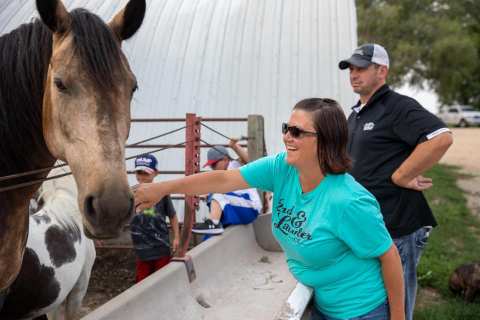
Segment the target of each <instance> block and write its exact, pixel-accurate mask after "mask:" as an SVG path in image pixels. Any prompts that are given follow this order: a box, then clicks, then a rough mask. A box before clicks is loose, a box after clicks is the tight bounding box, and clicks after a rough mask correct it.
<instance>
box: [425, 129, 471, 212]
mask: <svg viewBox="0 0 480 320" xmlns="http://www.w3.org/2000/svg"><path fill="white" fill-rule="evenodd" d="M452 132H453V139H454V142H453V145H452V146H451V147H450V149H449V150H448V151H447V153H446V154H445V156H444V157H443V159H442V160H441V161H440V163H445V164H452V165H456V166H459V167H461V168H462V172H463V173H465V174H467V175H469V176H472V177H465V178H462V179H459V180H458V181H457V184H458V186H459V187H460V188H461V189H462V190H463V191H464V192H465V195H466V197H467V205H468V207H469V208H470V210H471V211H472V213H473V214H474V215H476V216H478V217H480V128H454V129H452ZM434 183H435V181H434Z"/></svg>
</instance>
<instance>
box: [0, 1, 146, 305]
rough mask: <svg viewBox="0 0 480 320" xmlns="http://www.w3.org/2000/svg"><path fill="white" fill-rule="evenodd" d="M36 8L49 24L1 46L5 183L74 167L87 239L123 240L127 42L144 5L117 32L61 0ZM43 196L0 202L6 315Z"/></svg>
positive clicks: (128, 13) (0, 41)
mask: <svg viewBox="0 0 480 320" xmlns="http://www.w3.org/2000/svg"><path fill="white" fill-rule="evenodd" d="M36 4H37V9H38V11H39V13H40V17H41V21H40V20H36V21H34V22H32V23H29V24H24V25H22V26H20V27H18V28H17V29H16V30H14V31H12V32H11V33H9V34H6V35H4V36H2V37H0V177H2V176H7V175H13V174H16V173H21V172H26V171H30V170H35V169H39V168H45V167H50V166H52V165H53V163H54V162H55V159H61V160H64V161H67V162H68V164H69V166H70V168H71V169H72V172H73V175H74V177H75V180H76V183H77V185H78V191H79V195H78V204H79V207H80V210H81V212H82V215H83V223H84V225H85V231H86V233H87V234H88V235H89V236H91V237H94V238H110V237H114V236H116V235H117V233H118V231H119V230H120V227H121V226H122V225H123V224H124V223H125V222H126V221H127V220H128V219H129V217H130V215H131V213H132V211H133V208H132V207H133V198H132V195H131V192H130V190H129V186H128V183H127V176H126V173H125V161H124V153H125V149H124V147H125V142H126V140H127V137H128V133H129V130H130V101H131V99H132V95H133V92H134V91H135V89H136V87H137V84H136V79H135V76H134V75H133V73H132V71H131V70H130V67H129V64H128V62H127V59H126V57H125V56H124V55H123V53H122V51H121V42H122V41H123V40H125V39H128V38H130V37H131V36H132V35H133V34H134V33H135V32H136V31H137V30H138V28H139V27H140V25H141V24H142V21H143V18H144V14H145V7H146V4H145V0H130V2H129V3H128V4H127V5H126V6H125V8H124V9H123V10H121V11H120V12H119V13H118V14H117V15H116V16H115V17H114V18H113V19H112V21H111V22H110V23H108V24H105V23H104V22H103V21H102V20H101V19H100V18H99V17H98V16H96V15H94V14H92V13H90V12H88V11H86V10H84V9H76V10H73V11H72V12H70V13H69V12H68V11H67V10H66V8H65V7H64V5H63V4H62V2H61V1H59V0H37V1H36ZM47 173H48V172H44V173H42V174H37V175H34V176H28V177H21V178H16V179H13V180H12V179H11V180H7V181H0V188H2V187H7V186H11V185H15V184H18V183H22V182H25V181H30V180H33V179H39V178H43V177H45V176H46V174H47ZM38 187H39V185H38V184H37V185H33V186H29V187H23V188H19V189H15V190H11V191H4V192H0V308H1V304H2V300H3V298H2V296H3V297H4V294H1V292H2V290H4V289H7V288H8V287H9V285H10V284H11V283H12V281H13V280H14V279H15V277H16V276H17V274H18V272H19V270H20V266H21V263H22V257H23V254H24V251H25V243H26V239H27V233H28V203H29V199H30V198H31V197H32V196H33V194H34V192H35V191H36V190H37V188H38ZM4 292H5V291H4Z"/></svg>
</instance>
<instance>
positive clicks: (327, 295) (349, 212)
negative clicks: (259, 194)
mask: <svg viewBox="0 0 480 320" xmlns="http://www.w3.org/2000/svg"><path fill="white" fill-rule="evenodd" d="M285 156H286V153H285V152H283V153H280V154H277V155H275V156H269V157H265V158H262V159H259V160H257V161H254V162H251V163H249V164H247V165H245V166H243V167H241V168H240V173H241V175H242V177H243V178H244V179H245V181H246V182H247V183H248V184H249V185H250V186H251V187H255V188H259V189H262V190H268V191H272V192H273V193H274V197H273V207H272V208H273V209H272V231H273V234H274V236H275V238H276V239H277V240H278V242H279V243H280V245H281V246H282V248H283V250H284V251H285V255H286V257H287V264H288V267H289V269H290V271H291V273H292V274H293V275H294V277H295V278H296V279H297V280H298V281H300V282H301V283H303V284H305V285H307V286H310V287H312V288H313V289H314V293H315V305H316V307H317V308H318V310H320V311H321V312H322V313H324V314H325V315H328V316H330V317H333V318H339V319H345V318H351V317H356V316H360V315H363V314H366V313H368V312H370V311H372V310H373V309H375V308H376V307H378V306H379V305H380V304H382V303H383V302H385V299H386V298H387V294H386V290H385V286H384V283H383V276H382V271H381V265H380V260H379V259H378V257H379V256H381V255H382V254H384V253H385V252H386V251H387V250H388V249H389V248H390V247H391V245H392V244H393V242H392V239H391V237H390V235H389V233H388V231H387V229H386V228H385V224H384V222H383V218H382V214H381V212H380V206H379V204H378V202H377V201H376V200H375V198H374V197H373V195H372V194H370V193H369V192H368V191H367V190H366V189H365V188H364V187H362V186H361V185H360V184H359V183H358V182H356V181H355V179H354V178H353V177H352V176H350V175H349V174H338V175H327V176H326V177H325V178H324V179H323V180H322V182H321V183H320V184H319V185H318V186H317V187H316V188H315V189H313V190H312V191H310V192H307V193H302V189H301V186H300V180H299V176H298V171H297V169H296V168H295V167H293V166H291V165H289V164H287V162H286V161H285Z"/></svg>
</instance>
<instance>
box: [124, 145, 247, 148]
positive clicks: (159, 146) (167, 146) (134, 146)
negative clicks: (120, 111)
mask: <svg viewBox="0 0 480 320" xmlns="http://www.w3.org/2000/svg"><path fill="white" fill-rule="evenodd" d="M212 146H223V147H229V145H228V144H212V145H210V144H201V145H200V146H199V147H200V148H211V147H212ZM240 146H241V147H245V148H246V147H247V145H246V144H240ZM126 148H129V149H140V148H171V149H173V148H185V145H178V144H141V145H129V146H126Z"/></svg>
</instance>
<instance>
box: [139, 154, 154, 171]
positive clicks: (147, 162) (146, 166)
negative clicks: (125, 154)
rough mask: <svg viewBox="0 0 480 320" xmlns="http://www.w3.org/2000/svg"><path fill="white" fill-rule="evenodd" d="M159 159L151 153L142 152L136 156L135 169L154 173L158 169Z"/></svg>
mask: <svg viewBox="0 0 480 320" xmlns="http://www.w3.org/2000/svg"><path fill="white" fill-rule="evenodd" d="M157 165H158V160H157V158H155V156H153V155H151V154H148V153H147V154H142V155H140V156H138V157H136V158H135V171H145V172H148V173H154V172H156V171H158V169H157Z"/></svg>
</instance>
